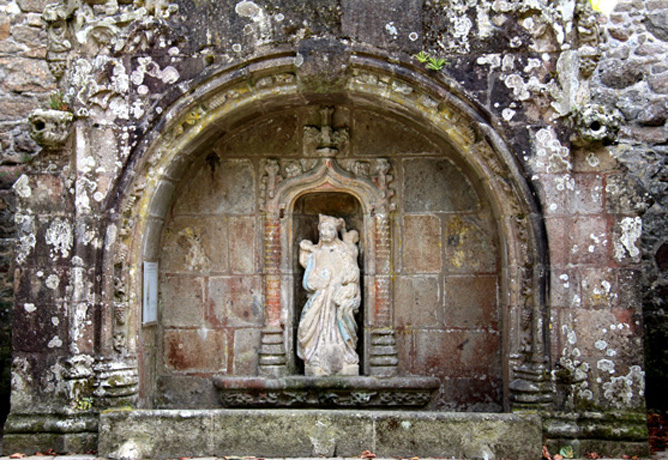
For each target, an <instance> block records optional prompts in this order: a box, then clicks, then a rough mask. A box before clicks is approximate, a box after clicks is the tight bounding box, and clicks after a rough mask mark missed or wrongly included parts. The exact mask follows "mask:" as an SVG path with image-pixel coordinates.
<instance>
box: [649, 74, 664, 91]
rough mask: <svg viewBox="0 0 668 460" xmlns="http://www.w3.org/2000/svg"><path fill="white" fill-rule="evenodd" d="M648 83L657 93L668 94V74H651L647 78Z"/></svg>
mask: <svg viewBox="0 0 668 460" xmlns="http://www.w3.org/2000/svg"><path fill="white" fill-rule="evenodd" d="M647 83H648V84H649V87H650V89H651V90H652V91H654V92H655V93H659V94H668V75H666V74H659V75H651V76H649V77H648V78H647Z"/></svg>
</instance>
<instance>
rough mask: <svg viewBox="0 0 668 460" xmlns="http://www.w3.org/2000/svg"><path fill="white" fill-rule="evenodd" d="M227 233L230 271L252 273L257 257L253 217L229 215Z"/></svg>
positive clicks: (219, 243)
mask: <svg viewBox="0 0 668 460" xmlns="http://www.w3.org/2000/svg"><path fill="white" fill-rule="evenodd" d="M229 235H230V238H229V243H228V244H229V257H230V272H231V273H253V272H254V269H255V263H256V258H257V252H256V222H255V218H254V217H230V219H229ZM217 244H218V245H221V241H219V242H218V243H217Z"/></svg>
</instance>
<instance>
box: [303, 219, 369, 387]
mask: <svg viewBox="0 0 668 460" xmlns="http://www.w3.org/2000/svg"><path fill="white" fill-rule="evenodd" d="M318 230H319V233H320V241H319V242H318V244H317V245H314V244H313V243H312V242H311V241H309V240H302V241H301V242H300V243H299V248H300V251H299V263H300V264H301V266H302V267H304V268H305V269H306V272H305V273H304V282H303V284H304V288H305V289H306V290H307V291H308V293H309V299H308V301H307V302H306V305H305V306H304V310H303V311H302V315H301V319H300V321H299V328H298V330H297V337H298V344H297V356H299V357H300V358H301V359H303V360H304V365H305V373H306V375H311V376H325V375H359V356H358V355H357V352H356V351H355V348H356V347H357V323H356V322H355V317H354V315H355V313H356V312H357V310H358V309H359V306H360V302H361V296H360V269H359V266H358V265H357V255H358V254H359V250H358V248H357V242H358V241H359V234H358V233H357V231H355V230H351V231H346V224H345V222H344V220H343V219H338V218H335V217H331V216H325V215H322V214H321V215H320V220H319V222H318ZM339 232H341V236H342V238H343V240H341V239H339Z"/></svg>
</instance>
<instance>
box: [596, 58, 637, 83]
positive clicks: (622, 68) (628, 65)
mask: <svg viewBox="0 0 668 460" xmlns="http://www.w3.org/2000/svg"><path fill="white" fill-rule="evenodd" d="M599 75H600V78H601V82H602V83H603V84H604V85H605V86H608V87H610V88H615V89H622V88H626V87H628V86H631V85H633V84H634V83H637V82H638V81H640V80H642V78H643V72H642V67H640V66H638V65H637V64H635V63H633V62H631V61H620V60H615V59H611V60H607V61H603V62H601V64H600V65H599Z"/></svg>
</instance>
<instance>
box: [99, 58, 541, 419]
mask: <svg viewBox="0 0 668 460" xmlns="http://www.w3.org/2000/svg"><path fill="white" fill-rule="evenodd" d="M374 59H375V60H374ZM243 75H244V76H243V78H240V74H239V73H238V72H237V70H235V69H229V71H228V70H225V69H223V70H221V72H219V73H217V74H214V75H213V76H211V77H210V78H209V79H208V80H207V81H206V82H203V83H201V84H200V85H199V86H197V87H195V89H194V91H193V92H192V93H191V94H190V96H189V97H188V98H182V99H180V100H178V101H177V102H176V103H175V104H173V106H172V107H171V108H170V110H169V111H168V112H167V114H166V116H165V119H166V120H170V121H169V122H168V123H167V124H166V125H163V126H162V127H161V128H160V129H156V131H154V132H151V133H150V134H149V135H148V136H147V137H146V139H145V140H144V143H143V144H141V145H140V146H139V147H138V148H137V149H136V152H135V154H134V156H133V158H132V160H131V162H132V164H133V165H134V167H133V168H132V169H133V171H134V172H133V173H132V174H128V175H126V176H125V177H124V178H123V179H122V180H121V182H120V185H119V189H118V190H119V192H118V195H117V201H116V202H115V203H110V207H112V208H113V209H117V210H118V212H117V213H114V214H113V216H112V217H111V220H112V224H113V226H115V229H116V233H115V234H114V233H113V232H110V233H109V235H108V244H107V247H108V248H109V250H108V252H107V254H106V256H105V257H106V258H105V264H106V265H107V266H108V267H111V268H110V269H111V270H114V272H115V275H116V276H115V277H116V284H117V285H118V286H121V287H122V294H124V295H120V296H119V295H116V298H115V300H111V299H109V300H107V301H106V304H105V305H106V306H105V308H104V309H103V313H102V316H101V318H102V322H103V328H102V329H101V330H102V336H101V338H100V341H101V344H102V349H103V350H105V352H106V353H108V354H109V355H110V356H111V357H112V358H111V359H119V360H123V359H125V360H126V361H131V360H132V359H137V361H138V367H139V370H140V374H141V390H140V395H139V396H140V401H141V404H143V405H146V406H150V405H152V404H158V405H159V404H160V402H159V401H157V400H156V399H155V398H154V395H155V394H157V393H158V392H159V391H158V385H159V384H158V381H157V378H156V377H157V376H156V369H157V367H158V366H157V364H156V363H158V362H159V361H160V360H161V359H163V355H161V354H160V347H161V345H160V344H159V343H158V342H159V340H158V339H157V335H156V333H155V326H153V325H150V324H147V325H142V321H141V304H142V302H141V298H142V264H143V263H144V262H153V261H157V260H158V259H159V258H160V252H161V244H160V241H161V239H160V235H161V234H162V233H163V226H164V223H165V220H166V218H168V216H169V212H170V211H169V210H170V208H171V206H172V203H173V193H174V190H178V189H179V187H180V184H181V182H182V180H184V176H186V175H187V172H188V171H189V170H190V168H189V165H191V164H195V163H196V162H198V161H199V162H205V161H206V160H203V159H202V158H204V159H206V158H207V156H208V155H206V154H205V153H203V152H206V151H207V150H209V149H211V148H212V147H213V148H215V146H216V145H217V142H218V139H220V138H221V136H223V135H224V134H225V133H228V132H233V131H235V130H238V129H239V128H240V127H243V126H244V125H248V124H252V123H253V120H255V119H258V118H262V117H263V116H267V115H268V114H271V113H273V112H274V111H279V110H288V109H295V108H296V109H298V108H299V107H303V106H304V104H305V101H308V100H312V101H313V102H315V104H314V105H316V106H321V105H323V104H328V105H333V106H339V107H346V106H354V107H360V108H364V109H365V110H368V111H370V112H376V113H382V114H386V115H387V116H388V117H390V118H392V119H393V120H395V121H397V122H399V124H400V125H401V124H404V125H406V126H418V127H420V126H422V127H423V129H418V131H419V132H421V133H422V135H423V137H424V138H425V139H426V140H427V141H425V142H435V144H436V145H438V146H439V149H440V151H441V153H446V154H445V156H444V158H445V159H446V160H447V162H449V164H451V165H452V167H453V168H454V169H455V170H459V171H462V172H463V174H464V176H465V177H466V178H467V180H469V182H470V185H471V187H473V188H474V189H475V193H476V196H479V197H484V198H483V200H484V201H485V202H486V203H488V211H489V215H490V216H492V217H491V220H492V221H493V222H494V226H495V227H494V229H493V232H494V234H495V235H496V237H497V238H498V270H497V272H496V273H497V275H495V276H497V277H498V281H497V284H496V287H495V291H496V292H498V309H499V315H498V324H499V331H498V335H499V340H498V342H497V345H498V346H497V347H496V349H495V350H494V353H498V355H497V356H500V358H501V364H500V365H499V366H500V368H499V369H498V370H495V373H497V374H498V377H499V380H500V382H501V383H500V385H501V388H500V389H499V391H498V393H499V395H500V396H499V397H498V398H497V400H496V404H497V405H498V406H499V407H501V406H503V407H505V408H509V407H510V405H511V404H515V405H516V406H520V405H527V406H531V405H532V404H533V405H535V404H542V403H544V402H545V401H548V400H549V397H550V395H549V391H548V390H547V389H546V388H547V385H546V382H545V381H544V376H545V372H544V371H545V369H546V366H548V365H549V359H548V357H547V356H546V353H547V351H546V350H547V348H546V347H545V343H544V340H545V331H544V325H545V324H546V321H545V318H546V317H547V316H546V315H547V306H546V300H545V290H546V279H545V270H544V269H545V263H546V257H547V256H546V252H545V242H544V230H543V224H542V220H541V215H540V207H539V205H538V203H537V202H536V201H535V198H534V195H533V193H532V190H531V188H530V186H529V184H528V183H527V182H526V180H525V177H524V175H523V174H522V171H521V168H520V167H519V163H518V162H517V160H516V159H515V158H514V156H513V155H512V154H511V153H510V151H509V150H508V149H507V147H506V146H505V144H504V143H503V141H502V139H501V137H500V136H499V135H498V134H497V133H496V132H495V131H494V129H493V128H492V126H491V125H490V122H488V121H486V120H485V118H484V116H483V111H481V110H480V109H479V108H477V107H475V106H474V105H472V104H471V103H470V102H468V101H467V100H466V99H465V98H463V97H460V96H459V95H458V90H456V88H453V86H452V85H451V84H449V83H446V82H444V81H438V80H434V79H430V78H429V77H427V76H426V75H424V74H422V73H421V72H416V71H415V70H412V69H410V67H407V66H405V65H404V64H401V63H394V64H388V62H387V61H385V60H383V59H382V58H373V57H369V56H367V55H365V57H364V58H362V57H356V56H355V55H354V56H353V57H351V61H350V63H349V69H348V74H347V78H346V83H345V85H344V86H343V87H338V88H337V89H336V91H334V92H332V93H331V94H329V95H327V94H319V95H317V96H316V95H312V94H310V93H309V92H308V91H309V90H308V88H304V87H302V86H300V83H299V81H300V80H299V78H300V77H299V69H297V68H295V67H294V66H293V61H292V60H291V58H289V59H288V58H286V57H285V56H267V57H265V58H263V59H258V60H256V61H254V62H252V63H249V64H248V65H247V67H245V70H244V72H243ZM302 122H303V123H302ZM312 123H313V122H312V121H305V120H303V119H302V120H300V124H299V125H298V126H297V129H301V128H303V126H304V125H308V126H311V124H312ZM332 125H333V127H335V126H334V125H336V121H335V120H334V121H333V122H332ZM323 126H324V123H321V124H320V128H322V127H323ZM316 127H317V126H316ZM226 145H227V144H226ZM345 148H346V147H343V146H342V151H341V156H342V158H339V157H338V156H336V155H335V156H336V159H335V160H333V159H331V158H327V157H326V156H324V157H318V156H317V155H312V154H311V153H309V152H304V151H301V152H298V156H299V155H301V156H303V157H304V159H306V160H309V161H313V160H315V161H316V163H318V164H319V166H317V167H313V169H309V171H308V172H306V173H305V174H304V177H306V178H307V180H314V181H315V182H313V184H311V185H308V184H305V183H301V184H300V186H299V188H298V189H295V190H292V189H290V187H289V182H290V181H285V182H281V184H279V185H278V186H277V188H276V191H278V189H279V188H280V187H283V190H284V193H282V196H283V197H288V199H285V200H284V201H282V203H294V199H295V198H296V197H298V196H300V195H302V194H303V193H306V192H305V191H309V193H311V192H323V190H319V189H318V187H333V189H337V187H339V191H345V192H346V193H349V191H350V183H346V180H348V179H350V177H349V176H351V174H350V171H349V170H348V169H345V168H343V167H341V166H340V165H339V164H338V163H339V160H340V159H345V157H346V155H347V154H346V153H345ZM385 152H386V150H385V151H384V153H385ZM380 158H383V157H382V156H381V154H376V155H372V156H371V157H370V159H380ZM438 160H439V159H438V158H434V161H438ZM248 161H251V163H253V164H254V167H255V170H256V171H257V172H258V174H260V173H259V171H260V169H261V165H260V163H259V161H256V160H253V159H248ZM392 161H394V160H392V159H390V162H392ZM392 168H393V170H392V171H393V172H394V174H402V171H404V170H405V168H404V166H401V167H400V168H397V165H396V164H392ZM264 177H265V175H258V176H256V182H255V183H254V185H253V187H254V190H255V192H256V193H257V194H258V196H260V195H261V194H262V193H263V190H262V187H263V185H262V184H263V183H266V182H264V179H263V178H264ZM356 180H357V183H358V185H359V184H366V185H365V186H366V187H367V188H368V191H367V192H366V193H368V195H369V196H374V195H380V196H381V198H379V199H378V200H377V202H376V203H375V204H374V206H375V208H374V209H376V211H374V212H375V214H373V212H372V211H371V208H369V210H366V209H365V211H364V213H365V216H366V215H367V213H368V214H369V216H371V215H372V214H373V215H374V219H375V218H376V216H378V215H385V214H387V215H391V214H392V212H393V211H392V208H391V206H387V207H385V208H382V206H380V207H378V206H379V203H382V202H383V200H385V201H387V197H388V196H389V195H386V196H385V197H382V195H383V192H382V190H380V189H379V185H378V182H376V183H374V179H373V177H369V178H367V179H365V180H362V181H360V180H359V179H356ZM318 181H321V182H318ZM337 181H338V182H337ZM266 192H267V189H266V188H265V189H264V193H265V195H264V198H263V199H262V200H261V201H260V202H258V203H254V206H258V207H259V211H258V216H257V218H256V219H255V224H256V225H258V226H263V227H264V228H263V230H262V232H261V234H263V235H264V237H263V240H264V241H263V243H262V244H263V247H262V259H263V262H262V263H263V265H262V267H263V269H262V270H261V276H262V277H263V280H264V286H263V293H262V294H263V296H264V304H265V312H264V315H265V317H264V320H265V324H264V326H265V327H264V328H263V330H262V331H261V332H260V334H261V339H260V342H261V344H260V350H259V363H258V366H259V368H262V366H263V365H264V367H265V369H270V368H271V367H272V366H277V367H278V368H280V367H281V366H286V365H287V360H286V359H285V357H283V358H281V357H280V354H281V353H283V354H284V353H286V351H285V350H281V349H280V348H281V347H283V348H284V347H285V341H284V330H283V329H282V326H283V325H284V324H285V318H281V311H284V310H282V307H281V305H282V302H285V301H286V300H285V299H283V298H282V297H281V296H282V295H283V294H282V293H284V292H288V293H289V292H293V291H292V290H288V291H283V290H282V289H281V287H280V285H281V284H282V283H283V282H284V281H285V280H286V279H287V278H290V277H291V276H293V275H292V274H291V273H290V270H292V267H291V266H290V264H289V263H288V262H285V263H286V264H287V266H286V267H284V268H285V270H284V272H281V263H283V262H282V260H290V259H289V258H286V259H282V258H281V257H278V259H277V260H276V261H272V260H271V259H272V251H273V250H274V249H276V248H279V249H281V248H283V247H285V245H288V244H289V243H288V242H287V241H284V240H281V235H285V232H281V231H279V230H280V228H281V225H282V224H281V221H280V219H281V206H280V203H279V204H278V205H276V206H274V207H273V208H271V206H269V207H265V208H264V210H262V209H261V208H262V206H267V205H272V206H273V204H272V203H271V200H272V199H273V198H272V197H270V196H269V194H267V193H266ZM275 196H278V195H276V194H274V197H275ZM358 199H359V197H358ZM359 201H360V203H362V204H363V206H364V205H365V203H367V202H369V200H367V201H366V202H365V200H364V199H360V200H359ZM385 204H386V205H387V202H386V203H385ZM389 204H390V205H391V203H389ZM378 210H380V212H378ZM283 212H284V210H283ZM427 212H428V211H427ZM365 218H366V217H365ZM369 218H371V217H369ZM426 220H429V219H426ZM422 223H423V222H419V219H418V221H416V222H413V223H412V224H410V225H413V227H411V228H423V225H422ZM383 225H385V224H384V223H383V222H378V221H377V220H376V221H374V228H375V231H374V232H373V235H374V238H373V244H374V245H376V244H378V239H377V238H376V236H377V235H381V236H382V235H385V236H386V237H387V238H390V241H391V238H392V236H391V235H392V232H397V231H398V232H400V233H401V234H403V232H404V231H405V228H406V221H405V220H404V221H402V222H395V221H392V220H391V218H389V219H388V222H387V228H384V229H381V230H382V231H381V230H379V229H380V227H382V226H383ZM272 226H273V227H272ZM427 226H428V225H427ZM272 228H273V229H274V230H276V232H275V233H276V235H277V238H278V239H277V240H272V238H267V237H266V236H267V235H273V234H274V233H272V232H273V231H274V230H272ZM441 235H443V234H442V233H441ZM385 236H383V237H385ZM381 240H382V238H381ZM380 244H381V245H382V244H385V243H383V242H382V241H381V243H380ZM369 245H370V243H369V242H366V244H365V248H367V249H368V248H369V247H370V246H369ZM386 246H387V245H386ZM389 247H390V249H389V254H388V255H387V256H385V255H383V257H386V259H384V260H386V261H387V263H388V264H389V265H388V267H387V270H386V269H385V268H379V261H378V260H377V259H374V258H371V257H369V258H368V260H367V259H365V262H364V263H365V273H366V276H375V279H374V280H373V284H374V287H373V289H372V288H370V287H369V286H370V285H369V284H367V285H366V286H367V289H366V292H367V293H366V295H367V296H369V295H372V293H373V295H374V296H375V297H374V298H373V301H371V302H369V305H373V308H374V315H375V316H373V318H376V319H378V318H381V320H379V321H378V323H377V326H378V327H377V332H378V334H379V335H378V337H377V339H378V340H377V341H376V342H374V338H373V337H371V338H367V339H366V343H369V344H370V347H373V345H374V343H375V344H376V345H378V347H379V349H381V348H382V349H384V350H386V351H387V350H388V349H389V350H390V351H389V352H388V353H387V354H386V355H379V356H378V358H379V360H378V363H382V365H380V364H379V365H378V368H383V367H392V365H391V361H392V360H393V359H400V357H398V353H399V352H398V351H397V352H392V351H391V349H392V347H394V348H395V349H396V347H397V345H396V343H395V342H396V341H395V337H394V335H396V334H394V332H395V331H390V332H391V335H393V337H391V339H390V340H389V342H387V341H385V340H386V339H387V338H388V337H389V335H387V334H385V333H386V331H387V330H392V329H393V328H394V325H395V324H394V323H393V321H395V318H393V314H394V313H393V310H392V308H393V303H392V302H393V299H392V295H393V294H394V292H395V291H394V286H393V284H392V282H391V279H392V275H393V273H392V270H393V268H392V265H391V264H392V263H393V261H398V260H400V259H399V258H400V257H403V256H398V255H397V254H395V252H396V251H395V250H394V249H393V248H392V244H391V243H390V244H389ZM378 254H379V251H376V255H378ZM272 264H273V265H272ZM272 266H274V267H277V269H276V271H272V269H269V268H268V267H272ZM416 270H417V272H419V271H420V267H419V264H418V267H417V268H416ZM386 279H387V280H388V281H387V282H386ZM277 281H278V282H279V283H278V287H277ZM288 281H290V282H292V281H294V280H288ZM367 283H369V281H367ZM384 283H385V285H386V287H384V286H383V284H384ZM288 284H289V283H288ZM379 288H380V290H381V291H383V290H384V292H386V293H388V296H386V297H385V298H383V297H382V296H378V294H377V293H378V292H379ZM105 292H108V293H113V292H115V293H117V294H118V292H119V289H118V288H114V287H112V286H108V287H107V290H106V291H105ZM293 294H294V292H293ZM285 295H288V294H285ZM288 300H290V299H288ZM383 302H385V303H386V304H387V305H388V306H387V308H385V309H383V308H381V309H378V305H383ZM123 308H125V311H127V312H128V315H127V317H126V318H123V321H119V320H118V319H117V316H118V315H115V313H116V312H117V311H119V310H121V309H123ZM386 311H389V312H390V313H384V312H386ZM369 318H372V317H371V316H369ZM374 325H376V324H374ZM272 328H273V330H272ZM384 334H385V335H384ZM119 336H123V337H124V340H115V338H116V337H119ZM117 342H120V343H123V345H122V346H114V344H115V343H117ZM462 343H463V342H462ZM459 345H461V343H457V344H454V345H453V347H454V348H456V347H457V346H459ZM400 346H404V347H405V344H400ZM114 356H116V358H113V357H114ZM263 359H264V360H265V362H264V363H263ZM373 359H374V358H373V357H370V358H369V365H372V364H373ZM395 367H396V366H395ZM384 371H385V370H383V371H382V372H380V373H379V375H383V372H384ZM279 372H280V371H279ZM389 372H395V371H393V370H390V371H389ZM402 372H403V371H402ZM409 372H410V371H409ZM453 391H456V390H453ZM446 408H447V407H446ZM455 408H456V407H455Z"/></svg>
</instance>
